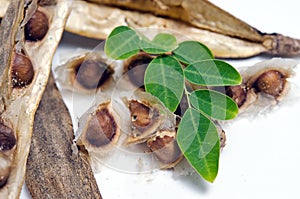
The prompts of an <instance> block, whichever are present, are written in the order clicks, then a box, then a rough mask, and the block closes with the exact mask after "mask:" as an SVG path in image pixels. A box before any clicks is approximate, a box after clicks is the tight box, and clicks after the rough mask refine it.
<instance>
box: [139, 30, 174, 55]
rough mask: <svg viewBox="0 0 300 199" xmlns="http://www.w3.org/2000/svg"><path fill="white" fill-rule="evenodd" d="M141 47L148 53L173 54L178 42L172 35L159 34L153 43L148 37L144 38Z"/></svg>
mask: <svg viewBox="0 0 300 199" xmlns="http://www.w3.org/2000/svg"><path fill="white" fill-rule="evenodd" d="M140 47H141V49H142V50H143V51H144V52H146V53H150V54H164V53H167V52H171V51H172V50H174V49H175V48H176V47H177V40H176V37H175V36H173V35H171V34H167V33H159V34H157V35H156V36H155V37H154V38H153V40H151V41H150V40H149V39H147V38H146V37H144V38H142V40H141V42H140Z"/></svg>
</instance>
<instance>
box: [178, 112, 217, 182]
mask: <svg viewBox="0 0 300 199" xmlns="http://www.w3.org/2000/svg"><path fill="white" fill-rule="evenodd" d="M176 138H177V142H178V145H179V147H180V149H181V151H182V152H183V154H184V156H185V157H186V159H187V160H188V161H189V163H190V164H191V165H192V167H193V168H194V169H195V170H196V171H197V172H198V173H199V174H200V175H201V176H202V177H203V178H204V179H205V180H207V181H209V182H213V181H214V180H215V178H216V176H217V174H218V168H219V156H220V140H219V135H218V132H217V128H216V126H215V125H214V123H213V122H212V121H211V120H209V119H208V118H207V117H205V116H204V115H202V114H201V113H200V112H199V111H197V110H195V109H191V108H189V109H188V110H187V111H186V112H185V114H184V115H183V117H182V119H181V122H180V124H179V127H178V131H177V137H176Z"/></svg>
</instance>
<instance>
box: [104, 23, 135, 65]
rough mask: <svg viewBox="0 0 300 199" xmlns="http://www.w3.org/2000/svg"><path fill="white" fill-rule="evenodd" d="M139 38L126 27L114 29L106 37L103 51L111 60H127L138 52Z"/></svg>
mask: <svg viewBox="0 0 300 199" xmlns="http://www.w3.org/2000/svg"><path fill="white" fill-rule="evenodd" d="M139 43H140V38H139V36H138V35H137V33H136V32H135V31H134V30H132V29H130V28H128V27H127V26H118V27H116V28H115V29H114V30H113V31H112V32H111V33H110V35H109V36H108V38H107V40H106V42H105V46H104V50H105V53H106V55H107V56H108V57H110V58H112V59H119V60H120V59H127V58H129V57H131V56H133V55H136V54H138V52H139V51H140V46H139Z"/></svg>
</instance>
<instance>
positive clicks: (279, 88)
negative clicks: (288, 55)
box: [227, 58, 299, 116]
mask: <svg viewBox="0 0 300 199" xmlns="http://www.w3.org/2000/svg"><path fill="white" fill-rule="evenodd" d="M239 71H240V74H241V75H242V77H243V82H242V84H241V85H240V86H238V88H239V90H237V89H235V91H234V95H239V96H240V97H236V98H234V99H235V101H236V102H237V104H238V105H239V111H240V113H243V112H245V113H249V116H251V115H252V116H254V115H255V116H257V114H258V113H264V112H265V111H266V110H269V109H271V108H275V107H276V105H278V104H279V103H281V102H282V101H285V100H286V101H288V100H293V99H295V98H298V97H299V94H298V93H299V83H297V81H299V77H297V74H296V72H297V71H299V63H298V62H297V61H296V60H292V59H282V58H273V59H270V60H266V61H262V62H260V63H257V64H255V65H253V66H250V67H243V68H241V69H240V70H239ZM270 71H271V73H270ZM268 73H269V74H271V75H269V78H271V79H263V81H262V78H265V76H266V74H268ZM274 78H279V79H275V80H274ZM258 81H262V82H259V83H260V84H262V85H261V86H260V87H259V86H258ZM235 88H236V86H235ZM227 92H228V88H227ZM227 94H228V93H227ZM232 95H233V93H232V90H231V92H230V95H229V96H230V97H232Z"/></svg>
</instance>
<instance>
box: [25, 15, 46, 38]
mask: <svg viewBox="0 0 300 199" xmlns="http://www.w3.org/2000/svg"><path fill="white" fill-rule="evenodd" d="M48 30H49V21H48V18H47V16H46V15H45V14H44V13H43V12H41V11H38V10H37V11H36V12H35V13H34V14H33V15H32V16H31V18H30V20H29V21H28V22H27V24H26V25H25V39H26V40H28V41H39V40H42V39H43V38H44V37H45V35H46V34H47V32H48Z"/></svg>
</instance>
